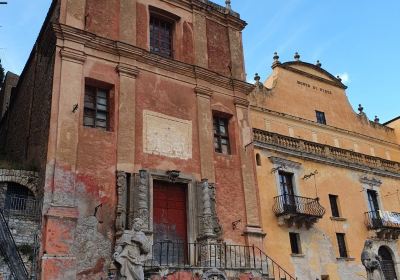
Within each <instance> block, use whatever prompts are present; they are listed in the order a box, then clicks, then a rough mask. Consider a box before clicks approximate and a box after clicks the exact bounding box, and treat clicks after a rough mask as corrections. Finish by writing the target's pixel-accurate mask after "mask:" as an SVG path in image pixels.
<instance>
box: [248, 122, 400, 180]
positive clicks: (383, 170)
mask: <svg viewBox="0 0 400 280" xmlns="http://www.w3.org/2000/svg"><path fill="white" fill-rule="evenodd" d="M253 136H254V141H253V142H254V145H255V146H256V147H259V148H263V149H268V150H271V151H276V152H278V153H283V154H287V155H290V156H294V157H297V158H301V159H307V160H312V161H317V162H322V163H325V164H330V165H335V166H340V167H343V168H349V169H353V170H357V171H361V172H363V173H368V174H376V175H379V176H385V177H392V178H400V165H399V163H398V162H394V161H389V160H385V159H382V158H378V157H373V156H369V155H365V154H361V153H356V152H353V151H349V150H345V149H340V148H336V147H332V146H328V145H324V144H319V143H314V142H310V141H305V140H302V139H297V138H293V137H288V136H285V135H281V134H277V133H272V132H267V131H263V130H259V129H253Z"/></svg>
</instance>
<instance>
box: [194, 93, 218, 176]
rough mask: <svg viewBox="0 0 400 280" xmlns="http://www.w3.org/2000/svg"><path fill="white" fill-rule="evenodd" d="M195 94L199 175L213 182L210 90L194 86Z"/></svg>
mask: <svg viewBox="0 0 400 280" xmlns="http://www.w3.org/2000/svg"><path fill="white" fill-rule="evenodd" d="M195 91H196V94H197V118H198V128H199V145H200V165H201V177H202V178H207V179H208V180H209V181H210V182H211V183H215V168H214V143H213V137H212V135H213V127H212V126H213V124H212V123H213V118H212V112H211V96H212V91H211V90H210V89H208V88H203V87H197V88H195Z"/></svg>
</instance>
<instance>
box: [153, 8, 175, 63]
mask: <svg viewBox="0 0 400 280" xmlns="http://www.w3.org/2000/svg"><path fill="white" fill-rule="evenodd" d="M172 30H173V22H172V21H169V20H166V19H164V18H162V17H161V16H158V15H154V14H152V15H150V51H151V52H153V53H156V54H159V55H162V56H166V57H172Z"/></svg>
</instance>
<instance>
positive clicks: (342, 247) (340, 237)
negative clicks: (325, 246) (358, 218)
mask: <svg viewBox="0 0 400 280" xmlns="http://www.w3.org/2000/svg"><path fill="white" fill-rule="evenodd" d="M336 238H337V242H338V247H339V256H340V257H341V258H347V257H348V254H347V247H346V240H345V234H344V233H336Z"/></svg>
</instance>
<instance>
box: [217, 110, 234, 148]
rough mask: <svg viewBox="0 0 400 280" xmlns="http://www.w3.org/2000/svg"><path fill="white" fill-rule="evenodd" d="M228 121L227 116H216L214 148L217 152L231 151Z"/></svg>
mask: <svg viewBox="0 0 400 280" xmlns="http://www.w3.org/2000/svg"><path fill="white" fill-rule="evenodd" d="M228 122H229V120H228V119H227V118H223V117H217V116H214V148H215V151H216V152H217V153H221V154H226V155H229V154H230V153H231V148H230V144H229V133H228Z"/></svg>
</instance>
